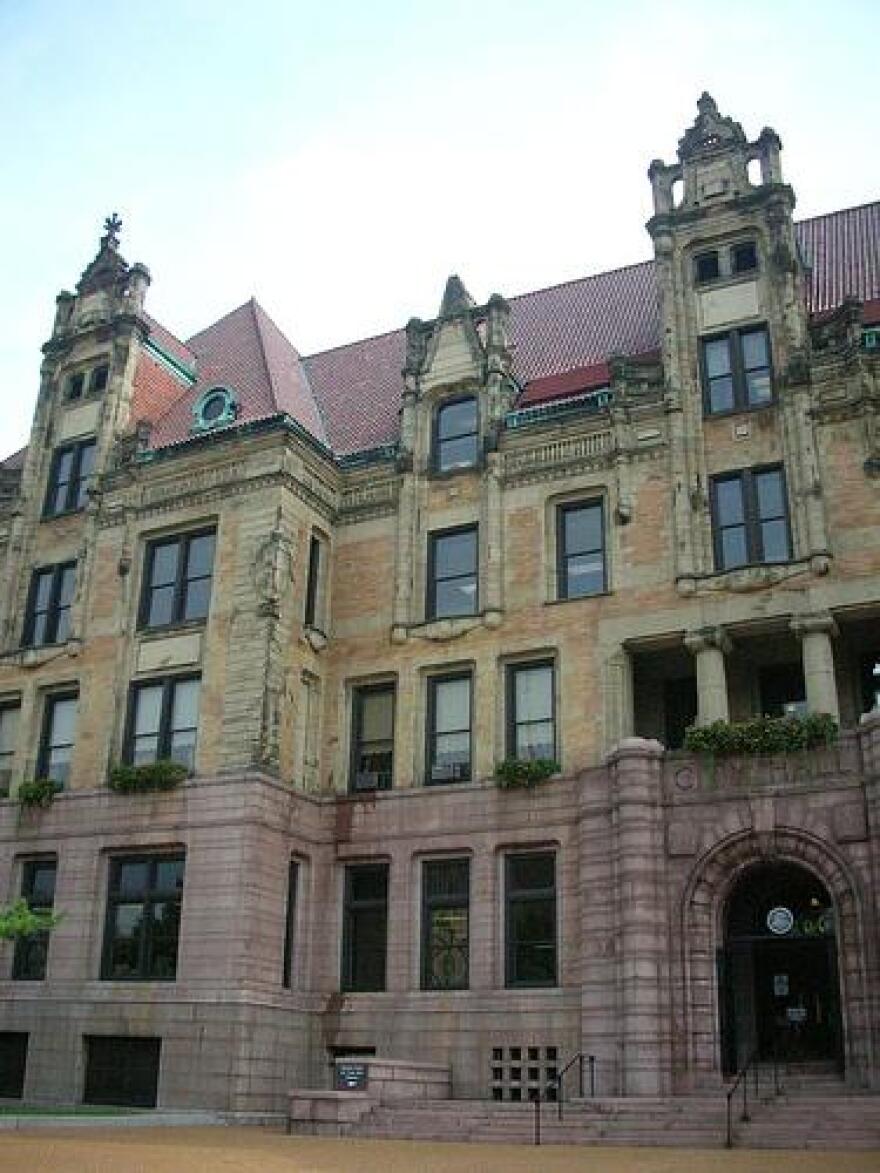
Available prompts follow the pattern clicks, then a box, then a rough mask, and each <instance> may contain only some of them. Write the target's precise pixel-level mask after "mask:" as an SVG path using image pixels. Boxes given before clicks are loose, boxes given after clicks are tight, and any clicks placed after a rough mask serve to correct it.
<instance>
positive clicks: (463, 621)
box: [391, 610, 503, 644]
mask: <svg viewBox="0 0 880 1173" xmlns="http://www.w3.org/2000/svg"><path fill="white" fill-rule="evenodd" d="M502 617H503V616H502V612H501V611H500V610H488V611H481V612H480V613H479V614H478V615H457V616H455V617H454V618H448V619H429V620H428V621H427V622H425V623H414V624H411V625H410V626H408V627H405V626H403V625H402V624H400V625H398V626H396V627H392V629H391V642H392V643H395V644H402V643H406V641H407V640H408V639H429V640H434V641H436V642H439V643H446V642H448V641H449V640H453V639H459V638H460V637H461V636H463V635H467V633H468V632H469V631H476V630H477V629H478V628H480V627H489V628H495V627H500V626H501V620H502Z"/></svg>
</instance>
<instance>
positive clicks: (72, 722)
mask: <svg viewBox="0 0 880 1173" xmlns="http://www.w3.org/2000/svg"><path fill="white" fill-rule="evenodd" d="M78 703H79V693H77V692H65V693H50V694H49V695H48V696H47V697H46V701H45V707H44V709H43V730H42V736H41V738H40V749H39V753H38V754H37V771H36V777H37V778H51V779H52V781H53V782H56V783H57V784H58V785H59V786H66V785H67V779H68V777H69V775H70V763H71V760H72V758H73V745H74V737H75V735H76V710H77V705H78Z"/></svg>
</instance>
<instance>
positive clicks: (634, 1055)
mask: <svg viewBox="0 0 880 1173" xmlns="http://www.w3.org/2000/svg"><path fill="white" fill-rule="evenodd" d="M662 758H663V747H662V746H661V745H660V743H659V742H657V741H645V740H643V739H642V738H639V737H629V738H626V740H624V741H622V742H621V743H620V745H619V746H618V747H617V748H616V749H615V750H614V751H613V752H612V753H611V755H610V757H609V758H608V767H609V770H610V772H611V801H612V812H613V813H612V821H613V845H614V847H613V851H614V872H615V913H616V916H615V921H616V924H615V930H616V931H615V937H616V948H615V958H616V986H617V998H618V1007H619V1009H618V1029H619V1039H618V1043H619V1048H620V1088H619V1091H620V1093H621V1094H622V1095H627V1096H632V1095H642V1096H652V1095H653V1096H656V1095H663V1094H666V1093H667V1092H668V1091H669V1084H670V1076H671V1062H670V1023H671V1015H670V1004H669V1000H670V994H669V981H668V971H667V954H666V947H667V939H668V926H667V910H666V900H665V891H666V884H665V882H664V875H663V873H664V868H665V864H664V861H665V855H664V848H663V808H662V802H661V762H662Z"/></svg>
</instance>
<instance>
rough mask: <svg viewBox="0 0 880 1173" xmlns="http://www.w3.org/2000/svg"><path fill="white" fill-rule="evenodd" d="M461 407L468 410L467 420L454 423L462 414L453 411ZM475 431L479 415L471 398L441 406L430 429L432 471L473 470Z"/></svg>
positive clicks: (477, 443) (477, 429)
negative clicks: (432, 447)
mask: <svg viewBox="0 0 880 1173" xmlns="http://www.w3.org/2000/svg"><path fill="white" fill-rule="evenodd" d="M465 404H469V405H471V407H472V412H471V418H465V419H458V421H457V417H459V416H461V415H462V414H463V413H462V412H460V411H456V410H455V409H456V408H459V409H460V408H461V407H463V406H464V405H465ZM456 421H457V422H456ZM479 432H480V412H479V406H478V404H477V400H476V398H475V397H474V396H468V397H467V398H465V399H453V400H450V401H448V402H446V403H443V404H441V405H440V407H439V408H438V409H437V415H436V417H435V426H434V454H435V455H434V467H435V470H436V471H437V472H453V471H454V470H455V469H459V468H473V466H474V465H475V464H476V463H477V461H478V459H479Z"/></svg>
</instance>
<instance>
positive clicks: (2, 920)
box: [0, 900, 58, 941]
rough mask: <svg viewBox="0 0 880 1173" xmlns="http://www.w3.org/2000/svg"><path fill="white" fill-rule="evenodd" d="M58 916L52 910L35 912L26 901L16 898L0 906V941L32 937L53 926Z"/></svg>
mask: <svg viewBox="0 0 880 1173" xmlns="http://www.w3.org/2000/svg"><path fill="white" fill-rule="evenodd" d="M57 923H58V917H57V915H56V914H55V913H53V912H39V911H37V912H35V911H33V910H32V909H30V908H28V906H27V901H25V900H16V901H14V902H13V903H12V904H9V905H6V906H0V941H14V940H16V939H17V938H18V937H33V936H34V935H35V934H36V933H45V932H48V931H49V929H52V928H54V927H55V925H56V924H57Z"/></svg>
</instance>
